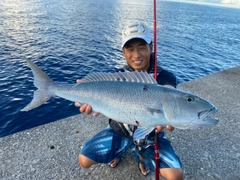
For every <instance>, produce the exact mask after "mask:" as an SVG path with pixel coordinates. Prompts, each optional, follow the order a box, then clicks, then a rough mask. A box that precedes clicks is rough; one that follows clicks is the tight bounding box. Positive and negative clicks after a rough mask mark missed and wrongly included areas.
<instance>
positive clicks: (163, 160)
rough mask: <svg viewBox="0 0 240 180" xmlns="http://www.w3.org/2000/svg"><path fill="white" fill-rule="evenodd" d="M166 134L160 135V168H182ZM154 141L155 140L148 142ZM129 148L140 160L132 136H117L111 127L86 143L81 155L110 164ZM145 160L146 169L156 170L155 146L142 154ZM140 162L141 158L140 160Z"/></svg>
mask: <svg viewBox="0 0 240 180" xmlns="http://www.w3.org/2000/svg"><path fill="white" fill-rule="evenodd" d="M163 136H164V132H161V133H159V152H160V160H159V167H160V168H181V167H182V165H181V162H180V160H179V158H178V156H177V155H176V154H175V152H174V150H173V148H172V146H171V143H170V141H169V140H167V139H165V138H164V137H163ZM148 141H152V142H150V143H152V144H153V139H152V140H151V139H150V140H148ZM129 148H131V149H132V150H133V152H134V154H135V156H136V157H137V158H138V157H139V156H138V153H137V151H136V150H135V145H134V143H133V138H132V136H128V137H126V136H122V135H119V134H117V133H116V132H115V131H114V130H113V129H112V128H111V127H110V126H108V127H107V128H105V129H103V130H102V131H100V132H99V133H98V134H97V135H95V136H94V137H93V138H92V139H91V140H89V141H88V142H86V143H84V144H83V146H82V150H81V154H82V155H84V156H86V157H88V158H90V159H92V160H93V161H95V162H97V163H109V162H111V161H113V160H114V159H116V158H118V157H120V156H121V155H123V153H125V152H126V151H127V150H128V149H129ZM141 156H143V158H144V160H145V161H144V163H145V165H146V167H147V168H148V169H150V170H152V171H154V170H155V165H156V164H155V151H154V146H150V147H149V148H147V150H146V151H144V152H143V153H141ZM138 160H139V158H138Z"/></svg>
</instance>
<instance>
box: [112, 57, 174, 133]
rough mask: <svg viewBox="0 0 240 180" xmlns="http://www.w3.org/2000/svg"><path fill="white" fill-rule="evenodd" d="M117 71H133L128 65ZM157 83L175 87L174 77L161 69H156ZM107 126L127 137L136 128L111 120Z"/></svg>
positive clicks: (152, 63) (150, 72) (151, 59)
mask: <svg viewBox="0 0 240 180" xmlns="http://www.w3.org/2000/svg"><path fill="white" fill-rule="evenodd" d="M117 71H135V69H133V68H132V67H131V66H130V65H125V66H124V67H123V68H122V69H118V70H117ZM147 72H148V73H149V74H154V56H153V53H152V54H151V57H150V66H149V68H148V71H147ZM157 73H158V74H157V82H158V84H160V85H171V86H173V87H175V88H176V87H177V79H176V77H175V75H174V74H173V73H171V72H169V71H167V70H165V69H163V68H162V67H160V66H159V67H158V68H157ZM109 124H110V126H111V127H112V129H114V130H115V131H116V132H117V133H118V134H121V135H124V136H129V135H132V133H133V132H134V131H135V129H136V128H137V126H132V125H127V124H123V123H120V122H117V121H114V120H112V119H109Z"/></svg>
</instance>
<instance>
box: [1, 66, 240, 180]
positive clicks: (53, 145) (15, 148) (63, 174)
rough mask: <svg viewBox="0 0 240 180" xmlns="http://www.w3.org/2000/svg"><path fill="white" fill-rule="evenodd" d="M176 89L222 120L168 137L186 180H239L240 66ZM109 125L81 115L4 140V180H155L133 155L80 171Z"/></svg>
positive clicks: (168, 135) (2, 145)
mask: <svg viewBox="0 0 240 180" xmlns="http://www.w3.org/2000/svg"><path fill="white" fill-rule="evenodd" d="M178 88H179V89H182V90H185V91H188V92H190V93H193V94H196V95H198V96H201V97H203V98H205V99H207V100H209V101H210V102H211V103H213V104H214V105H215V106H216V107H217V108H218V110H219V111H218V113H216V114H215V117H218V118H219V120H220V122H219V123H218V124H217V125H216V126H210V127H207V128H203V129H196V130H178V129H175V130H174V131H173V132H172V133H169V132H167V133H166V137H167V138H168V139H170V140H171V142H172V145H173V147H174V149H175V151H176V153H177V154H178V156H179V157H180V159H181V161H182V164H183V170H184V179H186V180H190V179H191V180H216V179H219V180H222V179H224V180H240V66H239V67H235V68H231V69H228V70H225V71H221V72H218V73H216V74H212V75H209V76H206V77H203V78H199V79H196V80H192V81H189V82H186V83H183V84H180V85H179V87H178ZM106 125H107V118H106V117H104V116H103V115H100V116H99V117H92V116H87V115H77V116H72V117H69V118H67V119H63V120H60V121H57V122H53V123H49V124H46V125H42V126H39V127H36V128H32V129H29V130H26V131H23V132H19V133H16V134H13V135H10V136H6V137H3V138H0V162H1V163H0V179H2V180H18V179H21V180H25V179H31V180H35V179H36V180H43V179H44V180H45V179H54V180H55V179H56V180H60V179H64V180H75V179H80V180H85V179H89V180H112V179H114V180H135V179H138V180H142V179H155V173H152V174H151V175H149V176H148V177H143V176H142V175H141V174H140V173H139V171H138V168H137V161H136V159H135V158H134V156H133V154H131V152H130V151H129V152H127V153H126V154H125V156H123V159H122V161H121V163H120V164H119V166H118V167H117V168H115V169H111V168H109V167H108V166H107V165H105V164H98V165H95V166H93V167H91V168H90V169H83V168H81V167H80V166H79V165H78V162H77V157H78V154H79V151H80V147H81V145H82V144H83V143H84V141H86V140H88V139H90V138H91V137H92V136H93V135H94V134H96V133H97V132H99V131H100V130H101V129H102V128H104V127H106Z"/></svg>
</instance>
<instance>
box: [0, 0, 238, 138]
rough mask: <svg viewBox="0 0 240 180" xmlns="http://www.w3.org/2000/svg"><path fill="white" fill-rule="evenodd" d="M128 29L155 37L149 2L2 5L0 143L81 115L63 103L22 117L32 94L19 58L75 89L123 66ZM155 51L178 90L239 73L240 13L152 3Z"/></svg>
mask: <svg viewBox="0 0 240 180" xmlns="http://www.w3.org/2000/svg"><path fill="white" fill-rule="evenodd" d="M133 21H144V22H145V23H146V24H147V25H148V26H149V27H150V29H151V31H152V30H153V1H152V0H114V1H113V0H99V1H96V0H88V1H86V0H47V1H46V0H31V1H28V0H1V1H0V110H1V111H0V137H3V136H6V135H9V134H12V133H16V132H18V131H22V130H25V129H28V128H32V127H36V126H39V125H42V124H45V123H49V122H52V121H56V120H60V119H62V118H65V117H68V116H71V115H75V114H78V113H79V111H78V108H76V107H75V106H74V105H73V103H72V102H69V101H67V100H64V99H60V98H52V99H51V100H49V101H48V103H46V104H44V105H42V106H41V107H39V108H36V109H34V110H32V111H29V112H20V110H21V109H22V108H23V107H25V106H26V105H27V104H28V103H29V102H30V101H31V99H32V97H33V91H34V90H35V89H36V88H35V87H34V86H33V76H32V73H31V71H30V69H29V67H28V66H27V64H26V61H25V60H24V59H23V57H24V56H26V57H28V58H29V59H31V60H32V61H33V62H35V63H36V64H37V65H38V66H39V67H41V68H42V69H43V70H44V71H45V72H46V73H47V74H48V75H49V76H50V77H51V78H52V79H53V80H54V81H58V82H66V83H72V84H74V83H75V82H76V79H80V78H82V77H84V76H85V75H87V74H89V73H91V72H100V71H101V72H102V71H104V72H109V71H112V70H113V69H115V68H119V67H121V66H122V65H124V64H125V60H124V58H123V57H122V53H121V47H120V46H121V31H122V29H123V27H124V26H125V25H126V24H128V23H130V22H133ZM152 33H153V32H152ZM157 46H158V47H157V48H158V50H157V51H158V64H159V65H161V66H162V67H164V68H166V69H168V70H170V71H172V72H174V73H175V75H176V76H177V78H178V81H179V83H182V82H185V81H189V80H192V79H196V78H199V77H203V76H206V75H209V74H212V73H215V72H218V71H221V70H224V69H228V68H231V67H234V66H239V65H240V9H237V8H225V7H217V6H207V5H197V4H187V3H181V2H167V1H157ZM213 93H214V92H213Z"/></svg>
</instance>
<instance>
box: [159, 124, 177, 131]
mask: <svg viewBox="0 0 240 180" xmlns="http://www.w3.org/2000/svg"><path fill="white" fill-rule="evenodd" d="M163 129H164V127H162V126H156V132H157V133H159V132H161V131H163ZM166 129H167V130H168V131H170V132H172V131H173V130H174V127H172V126H170V125H167V126H166Z"/></svg>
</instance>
